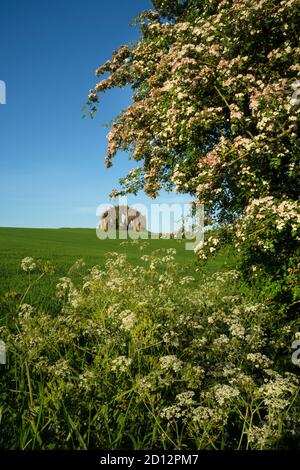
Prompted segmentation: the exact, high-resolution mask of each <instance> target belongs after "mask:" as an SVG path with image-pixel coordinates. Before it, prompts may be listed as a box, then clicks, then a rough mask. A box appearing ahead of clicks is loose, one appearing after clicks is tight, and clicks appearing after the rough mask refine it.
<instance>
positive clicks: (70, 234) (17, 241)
mask: <svg viewBox="0 0 300 470" xmlns="http://www.w3.org/2000/svg"><path fill="white" fill-rule="evenodd" d="M160 248H176V261H177V262H178V263H179V264H181V265H182V266H183V265H184V266H185V268H184V269H185V271H186V272H187V273H189V272H191V271H192V272H193V273H194V274H195V275H196V276H198V274H197V272H195V256H194V253H193V252H192V251H187V250H185V241H184V240H164V239H159V240H152V239H150V237H149V240H141V241H140V242H139V243H132V242H131V243H126V242H124V241H119V240H111V239H107V240H99V239H98V238H97V236H96V231H95V230H93V229H22V228H0V298H2V302H1V303H0V305H1V306H2V307H3V308H4V310H5V305H4V306H3V299H4V298H8V299H9V298H11V297H13V296H14V293H15V294H16V296H17V297H20V296H22V295H23V294H24V291H25V290H26V288H27V286H28V276H27V275H26V274H25V273H24V271H22V269H21V260H22V259H23V258H25V257H27V256H31V257H34V258H35V259H36V260H40V262H41V263H43V262H45V261H49V262H50V264H51V265H52V267H53V270H52V269H51V270H50V272H48V273H47V275H45V276H43V277H42V279H40V280H39V282H37V283H33V285H32V287H31V289H30V291H29V292H28V295H27V296H26V301H30V302H32V303H34V304H35V305H42V306H43V308H46V309H48V308H52V306H53V302H54V303H55V300H54V299H53V294H54V290H55V286H56V283H57V281H58V279H59V278H60V277H62V276H66V275H67V273H68V271H69V270H70V268H72V266H73V265H74V263H75V262H76V261H77V260H79V259H81V260H83V262H84V263H85V265H84V266H81V268H80V270H79V272H78V271H76V270H73V276H75V279H77V280H80V278H81V277H82V275H84V274H85V273H87V271H88V269H89V268H91V267H93V266H95V265H98V266H103V265H104V263H105V261H106V259H107V257H108V253H110V252H116V253H120V254H126V255H127V256H128V260H129V261H130V262H131V263H132V264H133V265H137V264H138V263H139V259H140V256H141V255H142V254H149V253H151V252H152V251H153V250H157V249H160ZM233 265H234V259H233V257H232V256H229V254H228V253H226V256H225V255H224V254H221V255H219V256H218V257H217V258H215V259H212V260H211V261H210V263H209V264H208V265H207V266H206V268H205V269H206V270H207V271H208V272H209V271H212V272H215V271H218V270H223V269H226V267H228V266H233ZM39 277H40V273H37V272H32V273H31V281H36V280H37V279H38V278H39ZM24 300H25V299H24Z"/></svg>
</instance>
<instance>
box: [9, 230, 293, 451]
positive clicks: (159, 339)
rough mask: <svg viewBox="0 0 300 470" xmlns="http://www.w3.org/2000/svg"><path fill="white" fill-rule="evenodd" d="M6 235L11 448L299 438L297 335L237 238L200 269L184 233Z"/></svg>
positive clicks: (248, 443)
mask: <svg viewBox="0 0 300 470" xmlns="http://www.w3.org/2000/svg"><path fill="white" fill-rule="evenodd" d="M0 232H1V235H2V240H5V239H6V245H5V246H4V245H2V253H1V256H2V261H1V264H2V282H1V289H2V291H3V293H2V300H1V306H2V315H1V320H2V325H1V328H0V337H1V339H2V340H3V341H4V342H5V345H6V350H7V362H6V365H1V368H2V386H1V391H0V416H1V427H2V433H1V435H0V446H1V448H6V449H93V448H105V449H124V448H126V449H156V448H161V449H268V448H276V449H277V448H279V449H280V448H293V447H297V445H298V444H297V443H299V428H298V421H297V419H298V412H299V393H298V392H299V388H298V382H297V377H296V375H295V369H296V367H295V366H294V365H293V364H292V362H291V351H290V348H289V345H290V341H291V338H292V336H293V333H294V332H293V331H292V329H291V328H285V329H283V330H280V329H278V328H276V327H275V325H276V322H277V320H276V316H277V312H276V311H274V309H272V308H271V306H270V305H267V304H264V303H263V302H262V301H258V300H257V298H256V292H255V291H254V290H253V289H252V290H249V288H247V287H246V286H244V285H242V284H241V280H240V277H239V273H238V272H237V271H236V270H234V269H232V266H233V264H234V257H233V256H230V255H229V254H230V248H229V247H228V248H227V252H223V256H221V252H219V253H218V255H217V256H216V258H214V259H213V260H210V262H209V264H206V265H202V266H201V265H200V264H199V263H195V259H196V258H194V259H193V255H192V254H191V253H189V252H186V251H184V246H183V243H184V241H176V240H168V241H167V240H159V241H150V242H149V243H148V242H144V241H140V242H132V241H128V242H119V241H111V240H110V241H109V240H107V241H106V242H101V241H99V240H97V239H96V238H95V236H94V233H93V231H90V230H15V229H3V230H1V231H0ZM14 234H15V235H14ZM72 240H73V243H72ZM141 248H142V249H141ZM108 249H109V250H111V251H113V252H112V253H110V254H108ZM125 251H126V252H127V254H128V257H127V256H126V254H124V252H125ZM24 255H34V258H32V257H30V256H25V257H24ZM35 255H36V256H35ZM42 255H48V256H47V257H46V256H45V257H44V256H42ZM42 257H43V258H44V260H45V258H48V259H50V261H51V263H45V261H42V260H39V259H38V258H42ZM22 258H23V259H22ZM78 258H82V259H81V260H78ZM75 259H77V261H75V263H73V262H74V260H75ZM84 260H86V262H87V263H88V264H87V265H85V264H84ZM229 261H230V262H229ZM96 263H97V264H98V267H93V268H90V266H92V265H93V264H96ZM226 263H227V266H226ZM52 264H53V265H54V268H55V269H54V271H53V267H52ZM4 268H5V270H3V269H4ZM3 273H4V277H3ZM5 273H6V274H5ZM9 273H15V274H13V276H12V278H13V279H10V278H8V277H7V276H9ZM62 274H63V277H62ZM14 276H15V277H14ZM7 286H10V287H14V292H15V293H14V292H13V291H11V290H10V291H6V290H5V289H6V287H7ZM270 325H274V328H270Z"/></svg>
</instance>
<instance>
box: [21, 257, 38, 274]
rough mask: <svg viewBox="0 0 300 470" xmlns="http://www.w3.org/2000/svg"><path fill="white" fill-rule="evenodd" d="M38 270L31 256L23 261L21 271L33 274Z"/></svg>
mask: <svg viewBox="0 0 300 470" xmlns="http://www.w3.org/2000/svg"><path fill="white" fill-rule="evenodd" d="M35 268H36V263H35V262H34V259H33V258H31V257H30V256H27V257H26V258H23V259H22V261H21V269H23V271H25V272H31V271H34V270H35Z"/></svg>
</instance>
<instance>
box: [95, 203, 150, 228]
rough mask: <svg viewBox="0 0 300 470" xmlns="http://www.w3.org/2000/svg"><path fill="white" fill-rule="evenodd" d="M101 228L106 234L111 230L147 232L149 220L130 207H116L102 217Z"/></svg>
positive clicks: (108, 210)
mask: <svg viewBox="0 0 300 470" xmlns="http://www.w3.org/2000/svg"><path fill="white" fill-rule="evenodd" d="M99 227H100V229H101V230H103V231H104V232H108V231H109V230H127V231H128V230H136V231H137V232H140V231H145V230H147V220H146V217H145V216H144V215H142V214H141V213H140V212H139V211H137V210H135V209H132V208H131V207H128V206H114V207H111V208H109V209H107V210H106V211H105V212H103V214H101V216H100V223H99Z"/></svg>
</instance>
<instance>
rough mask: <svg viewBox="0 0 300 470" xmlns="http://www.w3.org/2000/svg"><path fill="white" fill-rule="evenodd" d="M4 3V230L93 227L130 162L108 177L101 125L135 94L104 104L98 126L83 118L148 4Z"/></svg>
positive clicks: (0, 220) (0, 112)
mask: <svg viewBox="0 0 300 470" xmlns="http://www.w3.org/2000/svg"><path fill="white" fill-rule="evenodd" d="M0 2H1V6H0V51H1V53H0V80H3V81H5V83H6V87H7V96H6V99H7V103H6V105H0V226H6V227H8V226H10V227H95V226H96V224H97V218H96V208H97V206H98V205H99V204H100V203H106V202H109V199H108V194H109V192H110V190H111V189H112V188H113V187H115V186H116V185H117V182H118V179H119V177H121V176H124V174H126V173H127V171H128V170H129V169H130V168H131V167H132V165H133V164H132V162H129V161H128V156H127V155H126V154H119V155H118V157H117V158H116V159H115V164H114V166H113V168H112V169H109V170H108V169H105V167H104V164H103V161H104V156H105V152H106V134H107V132H108V129H107V128H106V127H104V125H105V124H107V123H108V122H109V121H110V120H111V119H112V118H113V117H114V116H115V115H116V114H118V112H119V111H120V110H121V109H122V108H125V107H126V106H127V105H128V103H129V102H130V96H131V92H130V90H128V89H127V90H116V91H112V92H111V93H110V94H107V95H105V96H104V98H102V101H101V103H102V107H101V112H100V113H97V114H96V116H95V119H94V120H90V119H82V118H81V116H82V111H81V108H82V106H83V105H84V104H85V102H86V98H87V93H88V90H89V89H90V88H92V87H93V86H94V85H95V83H96V77H95V69H96V68H97V66H98V65H100V64H102V63H103V62H104V61H105V60H107V59H109V58H110V55H111V52H112V51H113V50H115V49H117V48H118V47H119V46H120V45H121V44H126V43H128V42H129V41H131V40H134V39H136V38H138V36H139V32H138V29H137V28H136V27H135V28H134V27H132V26H130V25H129V23H130V21H131V20H132V19H134V18H135V17H136V16H137V14H138V13H139V12H140V11H143V10H145V9H147V8H149V7H150V0H113V1H111V2H109V1H102V0H0ZM181 199H182V198H181ZM160 200H161V201H162V202H165V201H171V200H174V195H172V194H171V195H166V194H163V195H162V196H161V198H160ZM182 200H189V198H186V197H185V198H183V199H182ZM129 202H130V203H132V202H139V203H145V202H147V198H146V196H145V195H143V194H141V195H139V197H138V198H131V199H129Z"/></svg>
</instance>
